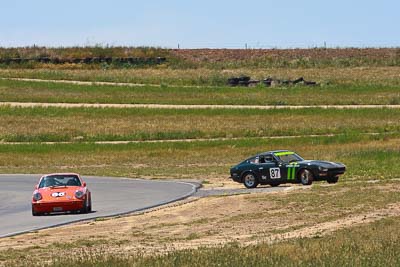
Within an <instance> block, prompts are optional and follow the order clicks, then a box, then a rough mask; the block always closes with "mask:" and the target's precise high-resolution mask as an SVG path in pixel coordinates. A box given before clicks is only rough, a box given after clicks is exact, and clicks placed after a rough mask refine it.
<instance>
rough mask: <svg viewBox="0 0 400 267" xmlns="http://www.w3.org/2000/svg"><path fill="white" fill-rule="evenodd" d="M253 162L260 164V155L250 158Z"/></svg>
mask: <svg viewBox="0 0 400 267" xmlns="http://www.w3.org/2000/svg"><path fill="white" fill-rule="evenodd" d="M248 161H249V162H250V163H251V164H258V163H260V159H259V158H258V157H254V158H251V159H249V160H248Z"/></svg>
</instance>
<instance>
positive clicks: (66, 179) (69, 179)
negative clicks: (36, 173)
mask: <svg viewBox="0 0 400 267" xmlns="http://www.w3.org/2000/svg"><path fill="white" fill-rule="evenodd" d="M81 185H82V184H81V181H80V180H79V178H78V176H77V175H49V176H45V177H43V178H42V180H40V184H39V188H42V187H64V186H81Z"/></svg>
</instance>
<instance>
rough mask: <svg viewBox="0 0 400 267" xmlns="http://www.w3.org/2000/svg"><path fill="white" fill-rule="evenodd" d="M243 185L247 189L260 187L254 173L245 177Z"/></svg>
mask: <svg viewBox="0 0 400 267" xmlns="http://www.w3.org/2000/svg"><path fill="white" fill-rule="evenodd" d="M243 184H244V186H245V187H246V188H256V187H257V185H258V180H257V177H256V176H255V175H254V174H253V173H246V174H245V175H244V177H243Z"/></svg>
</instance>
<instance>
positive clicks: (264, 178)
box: [259, 155, 282, 183]
mask: <svg viewBox="0 0 400 267" xmlns="http://www.w3.org/2000/svg"><path fill="white" fill-rule="evenodd" d="M259 170H260V173H261V182H262V183H271V182H276V181H280V180H281V179H282V175H281V168H280V167H279V165H278V163H277V162H276V160H275V159H274V158H273V157H272V156H271V155H266V156H264V158H263V159H262V161H261V163H260V167H259Z"/></svg>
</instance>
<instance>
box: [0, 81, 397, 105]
mask: <svg viewBox="0 0 400 267" xmlns="http://www.w3.org/2000/svg"><path fill="white" fill-rule="evenodd" d="M338 95H341V96H342V97H340V98H338V97H337V96H338ZM304 96H307V97H304ZM0 99H1V101H2V102H7V101H9V102H50V103H57V102H60V103H128V104H189V105H190V104H219V105H231V104H234V105H328V104H329V105H339V104H342V105H343V104H351V105H354V104H355V105H361V104H399V103H400V91H399V86H398V85H387V84H386V85H385V84H379V83H375V84H374V83H371V84H369V83H367V82H363V83H360V84H331V85H324V86H318V87H302V86H296V87H292V88H286V87H279V88H265V87H256V88H230V87H224V86H222V87H221V86H219V87H218V86H217V87H198V88H187V87H179V86H161V87H160V86H136V87H128V86H126V87H121V86H105V85H103V86H100V85H72V84H58V83H46V82H23V81H7V80H0Z"/></svg>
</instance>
